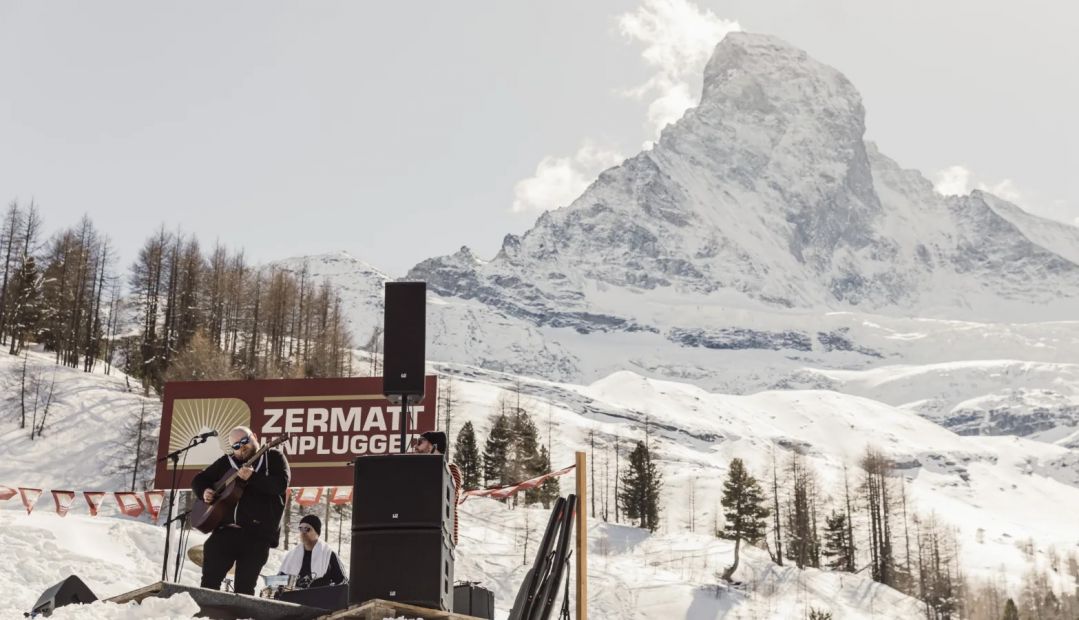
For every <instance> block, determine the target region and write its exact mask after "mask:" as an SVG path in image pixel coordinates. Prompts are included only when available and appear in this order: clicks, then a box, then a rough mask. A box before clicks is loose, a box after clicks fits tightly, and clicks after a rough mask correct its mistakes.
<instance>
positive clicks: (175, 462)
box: [157, 435, 207, 581]
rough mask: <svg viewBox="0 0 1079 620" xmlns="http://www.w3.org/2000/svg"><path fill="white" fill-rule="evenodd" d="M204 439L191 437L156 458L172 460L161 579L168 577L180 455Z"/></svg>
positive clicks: (204, 441)
mask: <svg viewBox="0 0 1079 620" xmlns="http://www.w3.org/2000/svg"><path fill="white" fill-rule="evenodd" d="M206 439H207V437H203V436H201V435H199V436H195V437H192V438H191V441H190V442H188V444H187V446H186V447H183V448H180V449H179V450H175V451H173V452H170V453H168V454H166V455H165V456H163V457H161V458H159V459H157V462H158V463H160V462H161V461H164V460H169V461H172V489H171V490H170V491H169V511H168V513H166V520H165V557H164V559H163V560H162V561H161V581H166V580H168V578H169V541H170V540H171V538H172V522H173V521H174V520H175V519H173V518H172V506H173V504H174V503H175V502H176V479H177V477H178V476H179V474H180V469H179V468H180V455H181V454H183V453H184V452H187V451H188V450H190V449H191V448H194V447H195V446H197V445H199V444H203V443H206ZM187 514H188V513H186V512H185V513H184V514H183V515H182V517H184V518H186V517H187ZM178 518H179V517H178Z"/></svg>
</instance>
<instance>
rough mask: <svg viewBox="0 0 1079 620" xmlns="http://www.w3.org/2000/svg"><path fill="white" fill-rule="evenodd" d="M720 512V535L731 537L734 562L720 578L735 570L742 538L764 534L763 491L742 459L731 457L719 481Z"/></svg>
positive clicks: (728, 577)
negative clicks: (720, 495)
mask: <svg viewBox="0 0 1079 620" xmlns="http://www.w3.org/2000/svg"><path fill="white" fill-rule="evenodd" d="M720 503H721V504H722V505H723V508H724V511H723V515H724V517H726V519H727V524H726V526H725V527H724V529H723V537H724V538H729V539H732V540H734V563H733V564H731V565H730V566H728V567H727V568H726V569H725V570H724V571H723V580H724V581H730V580H731V576H732V575H734V571H736V570H738V551H739V547H740V545H741V544H742V540H746V541H748V542H754V541H757V540H760V539H761V538H762V537H764V534H765V531H766V527H767V526H766V524H765V521H764V519H765V517H767V516H768V509H767V508H765V507H764V492H763V491H762V490H761V487H760V484H758V483H757V480H756V478H754V477H753V476H752V475H750V473H749V472H748V471H746V468H745V465H744V464H743V463H742V459H734V460H733V461H731V467H730V471H728V472H727V479H726V480H725V481H724V482H723V499H722V500H720Z"/></svg>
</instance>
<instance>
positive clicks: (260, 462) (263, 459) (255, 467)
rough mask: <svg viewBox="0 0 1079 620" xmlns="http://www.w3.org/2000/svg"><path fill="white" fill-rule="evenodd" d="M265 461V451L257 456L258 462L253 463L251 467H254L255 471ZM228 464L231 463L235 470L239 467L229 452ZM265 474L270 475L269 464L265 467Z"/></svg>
mask: <svg viewBox="0 0 1079 620" xmlns="http://www.w3.org/2000/svg"><path fill="white" fill-rule="evenodd" d="M265 462H266V453H265V452H263V453H262V456H260V457H259V462H258V463H255V466H254V467H253V468H252V469H254V470H255V471H258V470H259V469H260V468H261V467H262V464H263V463H265ZM229 465H232V468H233V469H236V470H239V469H240V465H239V464H238V463H237V462H236V461H235V460H234V459H233V458H232V455H231V454H230V455H229ZM265 475H267V476H269V475H270V467H269V466H267V467H266V472H265Z"/></svg>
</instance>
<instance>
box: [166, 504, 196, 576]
mask: <svg viewBox="0 0 1079 620" xmlns="http://www.w3.org/2000/svg"><path fill="white" fill-rule="evenodd" d="M190 514H191V511H190V510H185V511H183V512H181V513H180V514H178V515H176V516H175V517H173V518H172V519H169V522H170V523H171V522H172V521H179V522H180V524H179V525H178V526H177V527H179V528H180V536H179V538H178V540H177V541H176V565H175V568H173V570H172V581H173V583H180V559H181V558H182V557H183V553H184V547H185V546H186V545H187V539H188V537H187V535H185V534H184V521H186V520H187V517H188V515H190ZM165 525H166V526H168V523H166V524H165Z"/></svg>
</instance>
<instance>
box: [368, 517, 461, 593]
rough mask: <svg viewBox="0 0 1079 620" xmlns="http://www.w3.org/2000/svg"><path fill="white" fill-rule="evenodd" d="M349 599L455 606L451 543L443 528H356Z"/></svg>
mask: <svg viewBox="0 0 1079 620" xmlns="http://www.w3.org/2000/svg"><path fill="white" fill-rule="evenodd" d="M348 586H349V590H348V601H349V604H352V605H355V604H357V603H362V602H364V601H369V600H371V599H375V598H381V599H385V600H388V601H397V602H400V603H408V604H410V605H417V606H419V607H426V608H427V609H438V610H442V611H450V610H451V609H452V608H453V548H452V547H451V545H450V536H449V535H448V534H446V533H445V532H443V531H442V530H441V529H420V530H353V531H352V558H351V561H350V565H349V581H348Z"/></svg>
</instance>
